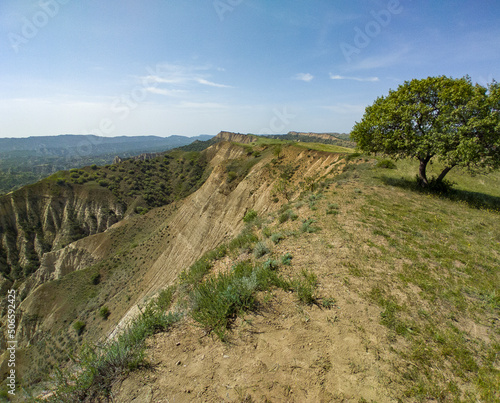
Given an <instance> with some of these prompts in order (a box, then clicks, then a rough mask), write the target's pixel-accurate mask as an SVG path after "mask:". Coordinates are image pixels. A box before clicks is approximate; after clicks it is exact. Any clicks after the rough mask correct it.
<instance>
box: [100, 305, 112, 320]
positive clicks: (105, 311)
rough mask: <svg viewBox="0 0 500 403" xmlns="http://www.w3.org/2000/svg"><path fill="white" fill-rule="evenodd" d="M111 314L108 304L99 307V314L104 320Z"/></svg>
mask: <svg viewBox="0 0 500 403" xmlns="http://www.w3.org/2000/svg"><path fill="white" fill-rule="evenodd" d="M110 314H111V312H109V308H108V307H107V306H103V307H101V309H99V316H100V317H101V318H103V319H104V320H107V319H108V317H109V315H110Z"/></svg>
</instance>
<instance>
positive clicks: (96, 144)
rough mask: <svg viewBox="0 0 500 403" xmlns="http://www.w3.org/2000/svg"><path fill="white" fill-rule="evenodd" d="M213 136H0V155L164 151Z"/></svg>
mask: <svg viewBox="0 0 500 403" xmlns="http://www.w3.org/2000/svg"><path fill="white" fill-rule="evenodd" d="M212 137H213V136H209V135H204V134H203V135H200V136H196V137H186V136H169V137H158V136H131V137H127V136H120V137H99V136H94V135H74V134H63V135H59V136H36V137H26V138H0V158H7V157H9V155H6V154H8V153H12V152H19V151H25V152H28V154H30V153H29V152H34V153H35V155H54V156H60V155H74V156H80V157H82V156H89V155H102V154H109V153H129V152H133V153H134V154H135V153H137V152H139V153H140V152H151V151H165V150H167V149H170V148H175V147H180V146H184V145H187V144H190V143H192V142H193V141H195V140H200V141H204V140H208V139H210V138H212Z"/></svg>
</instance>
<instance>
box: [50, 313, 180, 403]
mask: <svg viewBox="0 0 500 403" xmlns="http://www.w3.org/2000/svg"><path fill="white" fill-rule="evenodd" d="M180 318H181V316H180V315H178V314H170V313H169V314H166V313H165V312H162V311H160V310H158V309H157V308H156V307H155V306H154V304H148V305H147V306H146V308H145V310H144V312H141V314H140V315H139V316H138V317H137V318H136V319H135V320H134V321H132V323H131V324H130V325H129V326H128V327H127V328H126V329H125V331H124V332H123V333H122V334H121V335H120V336H118V338H117V339H115V340H114V341H113V342H111V343H109V344H104V345H102V346H92V345H85V346H84V347H83V348H82V351H81V353H80V354H79V357H78V359H77V360H76V362H77V363H78V365H79V368H78V370H77V371H75V370H74V369H73V368H72V369H71V371H69V372H68V373H62V372H61V371H59V372H58V377H57V384H56V389H55V390H54V391H53V395H52V396H50V397H49V398H48V399H47V400H46V401H48V402H61V401H64V402H80V401H82V402H83V401H93V402H96V401H104V399H106V401H109V396H110V394H111V388H112V385H113V384H114V383H115V382H116V381H117V380H118V379H119V378H120V377H121V376H123V375H124V374H125V373H127V372H129V371H130V370H133V369H136V368H138V367H139V366H140V365H141V364H143V363H144V360H145V354H144V351H145V340H146V338H147V337H149V336H151V335H153V334H155V333H158V332H159V331H165V330H167V329H168V328H169V327H170V326H171V325H172V324H173V323H175V322H177V321H179V319H180ZM76 323H78V322H75V324H76ZM82 323H83V322H82Z"/></svg>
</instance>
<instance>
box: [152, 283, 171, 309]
mask: <svg viewBox="0 0 500 403" xmlns="http://www.w3.org/2000/svg"><path fill="white" fill-rule="evenodd" d="M175 291H176V287H175V286H170V287H167V288H165V289H164V290H162V291H160V293H159V294H158V296H157V297H156V298H155V300H154V306H155V307H156V308H158V310H160V311H168V310H169V309H170V307H171V306H172V302H173V300H174V294H175Z"/></svg>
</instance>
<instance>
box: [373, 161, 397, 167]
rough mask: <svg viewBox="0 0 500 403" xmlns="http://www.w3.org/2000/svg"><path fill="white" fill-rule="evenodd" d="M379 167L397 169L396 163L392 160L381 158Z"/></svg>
mask: <svg viewBox="0 0 500 403" xmlns="http://www.w3.org/2000/svg"><path fill="white" fill-rule="evenodd" d="M376 167H377V168H385V169H396V164H395V163H394V162H392V161H391V160H388V159H384V160H380V161H379V162H378V163H377V165H376Z"/></svg>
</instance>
